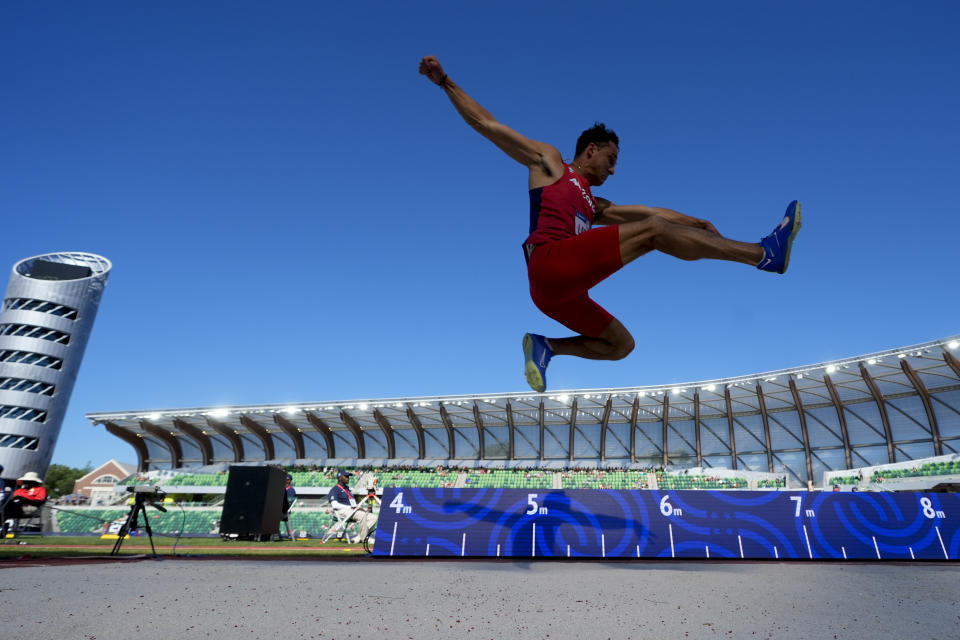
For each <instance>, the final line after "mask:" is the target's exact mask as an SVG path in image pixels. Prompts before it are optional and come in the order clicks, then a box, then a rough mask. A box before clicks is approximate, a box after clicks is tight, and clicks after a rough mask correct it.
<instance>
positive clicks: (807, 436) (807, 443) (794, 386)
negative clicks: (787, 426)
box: [790, 377, 814, 486]
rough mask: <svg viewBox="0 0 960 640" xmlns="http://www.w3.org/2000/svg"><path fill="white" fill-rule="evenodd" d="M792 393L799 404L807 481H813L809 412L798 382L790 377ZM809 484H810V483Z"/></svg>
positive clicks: (798, 412)
mask: <svg viewBox="0 0 960 640" xmlns="http://www.w3.org/2000/svg"><path fill="white" fill-rule="evenodd" d="M790 393H792V394H793V403H794V404H795V405H796V406H797V416H798V417H799V418H800V433H801V434H802V435H803V457H804V458H805V459H806V462H807V482H808V483H810V482H813V481H814V480H813V454H811V452H810V434H809V433H807V414H806V413H804V411H803V402H802V401H801V400H800V392H799V391H798V390H797V384H796V383H795V382H794V381H793V378H792V377H791V378H790ZM808 486H809V485H808Z"/></svg>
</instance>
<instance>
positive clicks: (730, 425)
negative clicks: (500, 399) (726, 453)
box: [723, 387, 737, 469]
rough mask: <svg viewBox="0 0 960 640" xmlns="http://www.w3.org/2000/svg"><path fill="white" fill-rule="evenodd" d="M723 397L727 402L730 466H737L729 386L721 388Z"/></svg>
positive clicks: (733, 467) (734, 467)
mask: <svg viewBox="0 0 960 640" xmlns="http://www.w3.org/2000/svg"><path fill="white" fill-rule="evenodd" d="M723 399H724V400H725V401H726V403H727V429H728V430H729V432H730V461H731V462H730V465H731V466H730V468H731V469H736V468H737V439H736V437H735V436H734V432H733V401H732V400H731V399H730V387H726V388H725V389H724V390H723Z"/></svg>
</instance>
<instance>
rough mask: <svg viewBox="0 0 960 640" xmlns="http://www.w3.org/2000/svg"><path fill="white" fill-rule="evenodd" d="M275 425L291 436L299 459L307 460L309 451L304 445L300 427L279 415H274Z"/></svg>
mask: <svg viewBox="0 0 960 640" xmlns="http://www.w3.org/2000/svg"><path fill="white" fill-rule="evenodd" d="M273 423H274V424H275V425H277V426H278V427H280V428H281V429H283V432H284V433H285V434H287V435H288V436H290V439H291V440H292V441H293V450H294V453H295V454H296V456H297V458H306V457H307V450H306V448H305V447H304V444H303V434H302V433H300V427H298V426H297V425H295V424H293V423H292V422H290V421H289V420H287V419H286V418H284V417H283V416H282V415H280V414H279V413H275V414H273Z"/></svg>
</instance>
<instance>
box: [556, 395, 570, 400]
mask: <svg viewBox="0 0 960 640" xmlns="http://www.w3.org/2000/svg"><path fill="white" fill-rule="evenodd" d="M557 400H559V401H560V402H567V401H568V400H570V396H569V395H568V394H566V393H561V394H560V395H559V396H557Z"/></svg>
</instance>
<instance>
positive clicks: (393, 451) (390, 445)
mask: <svg viewBox="0 0 960 640" xmlns="http://www.w3.org/2000/svg"><path fill="white" fill-rule="evenodd" d="M373 418H374V420H376V421H377V425H378V426H379V427H380V431H383V436H384V437H385V438H386V439H387V457H388V458H396V457H397V443H396V440H394V437H393V427H392V426H391V425H390V422H389V421H387V419H386V418H385V417H384V415H383V414H382V413H380V409H374V410H373ZM417 440H419V441H421V443H422V438H421V437H420V433H419V432H417ZM420 446H421V447H422V446H423V445H422V444H421V445H420ZM420 457H421V458H422V457H423V452H422V451H421V452H420Z"/></svg>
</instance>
